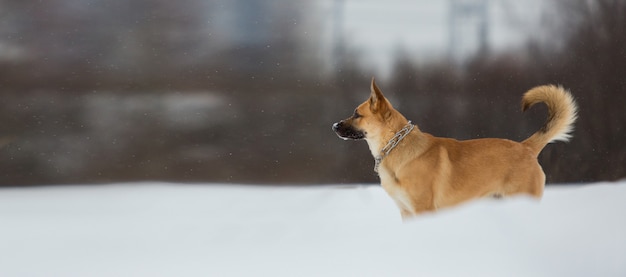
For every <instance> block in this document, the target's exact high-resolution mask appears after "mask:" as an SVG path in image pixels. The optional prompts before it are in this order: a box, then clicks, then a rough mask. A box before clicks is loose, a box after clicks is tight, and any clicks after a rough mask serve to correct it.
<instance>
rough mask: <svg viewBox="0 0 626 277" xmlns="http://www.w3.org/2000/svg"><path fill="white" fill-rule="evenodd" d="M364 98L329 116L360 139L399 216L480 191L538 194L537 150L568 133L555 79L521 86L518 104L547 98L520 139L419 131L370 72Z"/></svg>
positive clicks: (567, 105)
mask: <svg viewBox="0 0 626 277" xmlns="http://www.w3.org/2000/svg"><path fill="white" fill-rule="evenodd" d="M370 90H371V93H370V97H369V99H368V100H366V101H365V102H363V103H362V104H361V105H359V106H358V107H357V108H356V109H355V110H354V113H353V114H352V116H350V117H349V118H347V119H344V120H341V121H339V122H337V123H335V124H333V126H332V129H333V130H334V131H335V133H337V135H338V136H339V137H340V138H342V139H344V140H365V141H366V142H367V144H368V146H369V149H370V151H371V152H372V156H374V160H375V168H374V170H375V171H376V172H377V173H378V176H379V178H380V183H381V186H382V187H383V189H384V190H385V191H386V192H387V194H389V196H390V197H391V198H392V199H393V200H394V202H395V203H396V205H397V206H398V208H399V209H400V212H401V215H402V218H403V219H408V218H411V217H413V216H416V215H419V214H422V213H425V212H432V211H436V210H437V209H441V208H445V207H451V206H455V205H457V204H460V203H463V202H466V201H468V200H471V199H476V198H481V197H497V198H499V197H504V196H510V195H519V194H526V195H531V196H533V197H536V198H537V199H541V197H542V195H543V190H544V186H545V180H546V177H545V173H544V172H543V170H542V169H541V166H540V165H539V162H538V160H537V156H538V155H539V153H540V152H541V150H542V149H543V148H544V147H545V146H546V145H547V144H548V143H551V142H554V141H558V140H560V141H568V140H569V139H570V137H571V135H570V133H571V132H572V131H573V125H574V122H575V121H576V118H577V109H578V108H577V105H576V102H575V101H574V98H573V97H572V95H571V94H570V93H569V92H568V91H566V90H565V89H563V88H562V87H560V86H553V85H545V86H539V87H535V88H533V89H531V90H529V91H527V92H526V93H525V94H524V95H523V97H522V111H526V110H527V109H529V108H530V107H531V106H533V105H534V104H537V103H541V102H543V103H545V104H546V105H547V106H548V113H549V115H548V120H547V121H546V122H545V124H544V126H543V127H542V128H541V129H540V130H539V131H537V132H535V133H534V134H533V135H531V136H530V137H529V138H528V139H526V140H524V141H522V142H515V141H511V140H507V139H499V138H484V139H472V140H464V141H459V140H456V139H452V138H443V137H435V136H433V135H430V134H428V133H425V132H422V131H421V130H420V129H419V127H418V126H416V125H414V124H412V123H411V122H410V121H408V120H407V119H406V118H405V117H404V116H403V115H402V114H401V113H400V112H398V111H397V110H396V109H394V108H393V106H392V105H391V103H390V102H389V100H387V99H386V98H385V96H384V95H383V93H382V92H381V91H380V89H379V88H378V86H377V85H376V82H375V81H374V79H373V78H372V82H371V87H370Z"/></svg>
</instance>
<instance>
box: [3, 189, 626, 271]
mask: <svg viewBox="0 0 626 277" xmlns="http://www.w3.org/2000/svg"><path fill="white" fill-rule="evenodd" d="M0 276H626V182H621V183H598V184H589V185H584V186H568V187H564V186H552V187H550V186H549V187H548V189H547V190H546V193H545V197H544V199H543V200H542V201H541V202H537V201H534V200H531V199H529V198H524V197H520V198H514V199H505V200H480V201H474V202H471V203H469V204H466V205H462V206H460V207H458V208H454V209H449V210H444V211H440V212H438V213H436V214H429V215H425V216H422V217H420V218H418V219H416V220H412V221H410V222H406V223H402V221H401V219H400V216H399V214H398V212H397V210H396V208H395V206H394V205H393V203H392V202H391V200H390V199H389V198H388V197H387V195H386V194H385V193H384V191H383V190H382V189H381V188H380V187H379V186H352V185H338V186H316V187H267V186H264V187H262V186H238V185H215V184H212V185H200V184H197V185H196V184H194V185H183V184H164V183H141V184H112V185H91V186H54V187H38V188H3V189H0Z"/></svg>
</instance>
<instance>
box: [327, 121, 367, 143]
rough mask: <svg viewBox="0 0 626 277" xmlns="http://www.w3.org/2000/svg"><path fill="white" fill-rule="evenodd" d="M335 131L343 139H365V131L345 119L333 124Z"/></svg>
mask: <svg viewBox="0 0 626 277" xmlns="http://www.w3.org/2000/svg"><path fill="white" fill-rule="evenodd" d="M333 131H335V133H337V135H338V136H339V137H340V138H342V139H346V140H347V139H355V140H356V139H364V138H365V133H364V132H362V131H359V130H357V129H355V128H354V127H352V125H350V124H347V123H346V122H345V121H343V120H342V121H339V122H337V123H335V124H333Z"/></svg>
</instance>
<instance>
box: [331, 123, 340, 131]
mask: <svg viewBox="0 0 626 277" xmlns="http://www.w3.org/2000/svg"><path fill="white" fill-rule="evenodd" d="M339 123H341V122H336V123H335V124H333V131H335V132H337V130H339Z"/></svg>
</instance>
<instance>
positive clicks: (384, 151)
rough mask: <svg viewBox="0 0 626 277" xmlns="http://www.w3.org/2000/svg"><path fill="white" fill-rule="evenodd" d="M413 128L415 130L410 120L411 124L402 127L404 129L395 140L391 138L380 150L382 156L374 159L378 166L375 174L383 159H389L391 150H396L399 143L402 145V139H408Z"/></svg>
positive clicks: (375, 167)
mask: <svg viewBox="0 0 626 277" xmlns="http://www.w3.org/2000/svg"><path fill="white" fill-rule="evenodd" d="M413 128H415V125H413V124H411V121H410V120H409V123H407V124H406V125H405V126H404V127H402V129H400V131H398V132H397V133H396V134H395V135H394V136H393V138H391V139H390V140H389V141H388V142H387V145H385V147H383V149H382V150H380V156H378V157H374V161H375V162H376V164H375V165H374V172H376V173H378V167H379V166H380V163H381V162H382V161H383V159H384V158H385V157H387V155H389V152H391V150H393V149H394V148H396V146H397V145H398V143H400V141H402V139H403V138H404V137H406V135H408V134H409V133H410V132H411V131H413Z"/></svg>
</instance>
